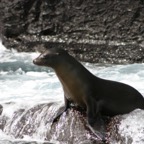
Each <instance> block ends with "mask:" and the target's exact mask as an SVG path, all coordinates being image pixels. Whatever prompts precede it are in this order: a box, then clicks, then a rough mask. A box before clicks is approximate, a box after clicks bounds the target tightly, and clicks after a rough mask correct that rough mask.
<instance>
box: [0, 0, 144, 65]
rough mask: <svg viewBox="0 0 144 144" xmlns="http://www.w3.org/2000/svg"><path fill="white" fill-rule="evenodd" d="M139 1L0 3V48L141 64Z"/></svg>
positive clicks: (142, 13) (143, 32)
mask: <svg viewBox="0 0 144 144" xmlns="http://www.w3.org/2000/svg"><path fill="white" fill-rule="evenodd" d="M143 4H144V2H143V1H142V0H130V1H129V0H126V1H120V0H115V1H112V0H110V1H104V0H97V1H94V0H85V1H82V0H77V1H75V0H68V1H65V0H59V1H58V0H53V1H52V0H43V1H41V0H12V1H9V0H0V17H1V18H0V21H1V22H0V31H1V33H2V36H1V37H2V41H3V44H4V45H5V46H6V47H7V48H15V49H17V50H18V51H27V52H28V51H35V50H40V49H42V48H50V47H63V48H65V49H67V50H68V51H72V53H73V54H74V56H76V57H77V58H78V59H79V60H82V61H88V62H100V63H103V62H104V63H134V62H143V61H144V57H143V51H144V46H143V39H144V25H143V22H144V19H143V17H144V7H143Z"/></svg>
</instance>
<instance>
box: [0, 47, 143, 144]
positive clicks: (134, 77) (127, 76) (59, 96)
mask: <svg viewBox="0 0 144 144" xmlns="http://www.w3.org/2000/svg"><path fill="white" fill-rule="evenodd" d="M38 55H39V53H24V52H23V53H18V52H16V51H15V50H7V49H6V48H5V47H4V46H3V45H2V44H0V104H2V105H3V107H4V108H3V113H2V117H3V118H2V120H1V121H2V122H1V123H2V124H0V125H2V126H0V127H2V128H1V130H0V143H2V144H11V143H17V144H20V143H21V144H24V143H26V142H27V143H28V142H30V143H33V144H36V143H48V142H47V140H48V141H49V143H50V142H51V143H59V141H57V140H58V138H57V137H62V135H58V132H57V133H55V134H53V135H52V136H51V137H50V139H46V135H48V134H47V132H46V131H45V130H44V129H46V128H47V129H50V127H49V125H47V124H42V123H39V124H38V125H37V123H38V121H39V119H43V116H44V115H45V114H44V113H45V112H46V111H56V110H57V109H58V108H59V107H60V106H62V105H63V104H64V102H63V90H62V87H61V84H60V82H59V80H58V78H57V77H56V75H55V73H54V72H53V70H52V69H50V68H45V67H38V66H35V65H34V64H33V63H32V60H33V59H34V58H36V57H37V56H38ZM84 65H85V67H87V68H88V69H89V70H90V71H91V72H92V73H93V74H95V75H97V76H98V77H101V78H105V79H111V80H116V81H120V82H124V83H127V84H129V85H131V86H133V87H135V88H136V89H137V90H139V91H140V92H141V93H142V94H143V95H144V64H129V65H101V64H90V63H84ZM47 103H49V106H47ZM52 103H54V105H55V106H54V105H53V106H50V105H51V104H52ZM38 106H42V110H41V111H40V112H39V113H41V114H40V115H39V117H37V112H38V111H36V112H35V113H34V114H33V115H31V111H33V108H34V107H35V108H37V107H38ZM27 110H28V111H27ZM22 112H24V113H25V115H28V116H30V115H31V119H29V123H30V121H31V123H34V124H35V125H37V127H38V128H35V127H34V126H33V127H34V131H33V132H30V130H25V129H24V127H22V128H21V129H20V130H19V132H17V130H18V129H19V127H20V122H21V121H24V120H23V119H22V116H23V115H24V114H23V115H20V113H22ZM18 114H19V116H17V115H18ZM50 114H51V113H50V112H49V117H46V119H47V120H49V119H51V117H54V115H55V113H52V114H51V115H50ZM20 119H22V120H21V121H20ZM43 122H45V121H43ZM3 123H4V124H3ZM3 125H4V126H3ZM25 125H26V121H25ZM26 126H27V125H26ZM119 132H120V133H121V134H122V135H123V136H124V137H129V136H131V137H132V142H131V143H133V144H136V143H142V141H143V140H144V112H143V111H142V110H139V111H136V112H135V111H134V112H132V113H131V114H128V115H124V119H123V121H122V123H121V125H120V128H119ZM21 133H23V134H21ZM127 141H128V140H127ZM77 142H78V140H77ZM69 143H70V142H69ZM79 143H80V142H79ZM85 143H86V142H85Z"/></svg>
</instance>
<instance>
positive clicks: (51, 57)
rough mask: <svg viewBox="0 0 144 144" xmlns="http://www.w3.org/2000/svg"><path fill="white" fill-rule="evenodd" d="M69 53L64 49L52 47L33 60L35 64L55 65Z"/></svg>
mask: <svg viewBox="0 0 144 144" xmlns="http://www.w3.org/2000/svg"><path fill="white" fill-rule="evenodd" d="M65 55H68V53H67V52H66V51H65V50H63V49H56V48H51V49H48V50H46V51H45V52H43V53H42V54H40V56H39V57H37V58H36V59H34V60H33V63H34V64H35V65H39V66H48V67H55V66H56V65H58V64H59V63H60V62H61V61H62V60H63V58H64V56H65Z"/></svg>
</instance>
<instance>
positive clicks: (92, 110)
mask: <svg viewBox="0 0 144 144" xmlns="http://www.w3.org/2000/svg"><path fill="white" fill-rule="evenodd" d="M33 63H34V64H36V65H39V66H47V67H51V68H53V69H54V71H55V73H56V74H57V76H58V78H59V80H60V82H61V84H62V86H63V90H64V99H65V109H64V110H63V111H66V110H67V108H69V104H70V103H71V102H73V103H76V104H77V105H79V106H81V107H83V108H85V109H86V111H87V119H88V123H89V124H90V126H92V127H93V126H94V123H95V122H96V119H97V117H99V115H106V116H114V115H118V114H126V113H129V112H131V111H133V110H134V109H136V108H140V109H144V98H143V96H142V95H141V94H140V93H139V92H138V91H137V90H136V89H134V88H133V87H131V86H129V85H127V84H124V83H120V82H116V81H111V80H105V79H102V78H99V77H97V76H95V75H93V74H92V73H90V72H89V71H88V70H87V69H86V68H85V67H84V66H83V65H82V64H81V63H80V62H78V61H77V60H76V59H75V58H74V57H72V56H71V55H69V54H68V53H67V52H66V51H65V50H63V49H56V48H52V49H49V50H46V51H45V52H44V53H42V54H41V55H40V56H39V57H38V58H36V59H35V60H34V61H33ZM59 116H60V114H59Z"/></svg>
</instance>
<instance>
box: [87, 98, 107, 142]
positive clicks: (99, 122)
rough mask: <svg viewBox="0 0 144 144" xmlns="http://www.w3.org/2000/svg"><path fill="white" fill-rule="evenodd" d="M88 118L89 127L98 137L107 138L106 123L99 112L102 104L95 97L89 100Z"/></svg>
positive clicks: (103, 139)
mask: <svg viewBox="0 0 144 144" xmlns="http://www.w3.org/2000/svg"><path fill="white" fill-rule="evenodd" d="M87 102H88V103H87V118H88V123H89V128H90V130H91V131H92V133H93V134H94V135H95V136H96V137H98V138H99V139H100V140H102V141H105V140H106V125H105V123H104V121H103V119H102V117H101V114H100V112H99V109H100V107H99V106H100V105H99V103H98V102H96V101H94V100H93V99H89V100H88V101H87Z"/></svg>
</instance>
